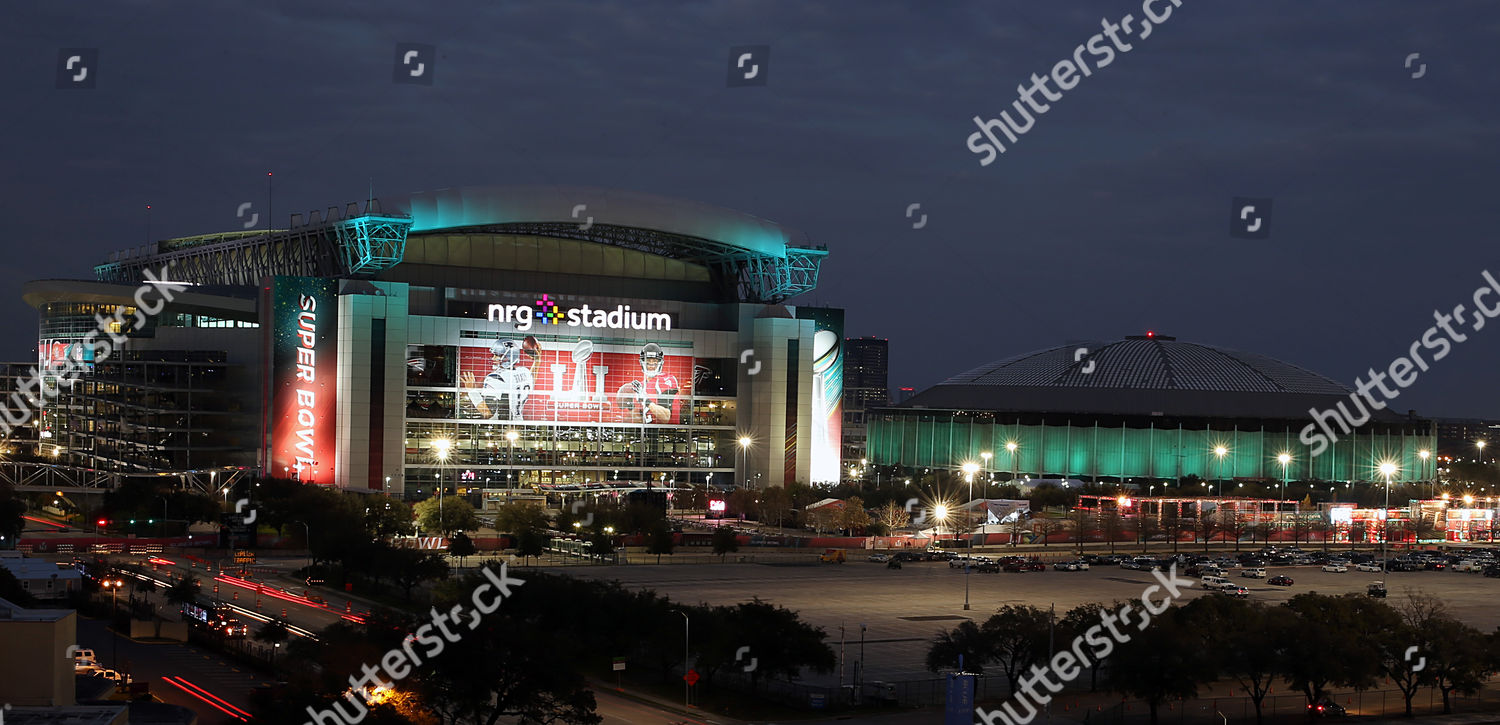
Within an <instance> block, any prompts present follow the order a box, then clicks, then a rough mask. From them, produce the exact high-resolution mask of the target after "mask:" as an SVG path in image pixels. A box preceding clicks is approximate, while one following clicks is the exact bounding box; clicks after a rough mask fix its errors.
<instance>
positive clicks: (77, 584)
mask: <svg viewBox="0 0 1500 725" xmlns="http://www.w3.org/2000/svg"><path fill="white" fill-rule="evenodd" d="M0 567H4V568H5V570H6V571H9V572H10V573H11V576H14V577H15V578H16V579H17V580H18V581H20V582H21V588H22V589H24V590H25V591H26V593H27V594H30V595H31V596H33V597H36V598H37V599H40V600H42V601H59V600H62V599H66V598H67V597H68V595H69V594H71V593H73V592H76V591H80V590H81V589H82V587H83V576H82V575H81V574H79V573H78V570H77V569H73V568H68V569H62V568H59V567H58V566H57V564H54V563H52V562H50V561H47V560H45V559H31V558H28V557H26V555H25V554H23V553H21V552H19V551H0Z"/></svg>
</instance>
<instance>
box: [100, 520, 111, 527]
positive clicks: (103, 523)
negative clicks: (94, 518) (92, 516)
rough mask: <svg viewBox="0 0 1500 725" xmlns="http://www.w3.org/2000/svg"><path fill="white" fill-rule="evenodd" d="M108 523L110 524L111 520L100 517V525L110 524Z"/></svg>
mask: <svg viewBox="0 0 1500 725" xmlns="http://www.w3.org/2000/svg"><path fill="white" fill-rule="evenodd" d="M108 524H109V520H108V519H99V525H100V526H105V525H108Z"/></svg>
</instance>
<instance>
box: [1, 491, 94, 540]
mask: <svg viewBox="0 0 1500 725" xmlns="http://www.w3.org/2000/svg"><path fill="white" fill-rule="evenodd" d="M107 495H108V494H106V496H107ZM25 513H26V502H25V501H22V500H21V498H20V497H19V496H17V495H16V492H15V489H14V488H12V487H11V484H10V483H3V484H0V549H14V548H16V541H18V540H19V539H20V538H21V531H22V530H24V529H25V528H26V520H25V519H23V518H21V516H22V515H23V514H25Z"/></svg>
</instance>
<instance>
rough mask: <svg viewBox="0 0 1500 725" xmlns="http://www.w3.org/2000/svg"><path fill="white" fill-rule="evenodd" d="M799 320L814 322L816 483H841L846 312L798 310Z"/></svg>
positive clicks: (814, 308) (836, 310) (816, 308)
mask: <svg viewBox="0 0 1500 725" xmlns="http://www.w3.org/2000/svg"><path fill="white" fill-rule="evenodd" d="M797 317H798V319H803V320H812V321H813V324H814V329H815V330H816V332H814V333H813V390H812V406H813V410H812V413H813V414H812V424H813V430H812V451H811V453H812V461H811V468H812V480H813V482H814V483H830V482H833V483H837V482H838V481H839V478H840V474H841V464H840V461H841V460H842V457H843V444H844V441H843V434H844V311H843V310H838V309H829V308H826V307H798V308H797Z"/></svg>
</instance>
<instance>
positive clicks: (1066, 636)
mask: <svg viewBox="0 0 1500 725" xmlns="http://www.w3.org/2000/svg"><path fill="white" fill-rule="evenodd" d="M1114 609H1115V610H1116V611H1118V610H1119V609H1120V605H1119V604H1117V605H1116V606H1115V608H1114ZM1103 622H1104V603H1103V602H1092V603H1089V604H1080V605H1078V606H1076V607H1073V608H1072V609H1069V610H1068V611H1067V612H1064V613H1063V616H1062V618H1061V619H1059V620H1057V639H1058V640H1059V641H1062V642H1068V641H1072V640H1077V639H1080V638H1082V637H1084V636H1085V635H1086V634H1087V633H1088V631H1089V629H1090V628H1092V627H1094V626H1095V625H1102V624H1103ZM1086 659H1087V660H1088V666H1089V692H1093V691H1095V690H1097V689H1098V687H1099V666H1100V665H1102V664H1104V661H1103V660H1101V659H1099V658H1098V657H1088V658H1086Z"/></svg>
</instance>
